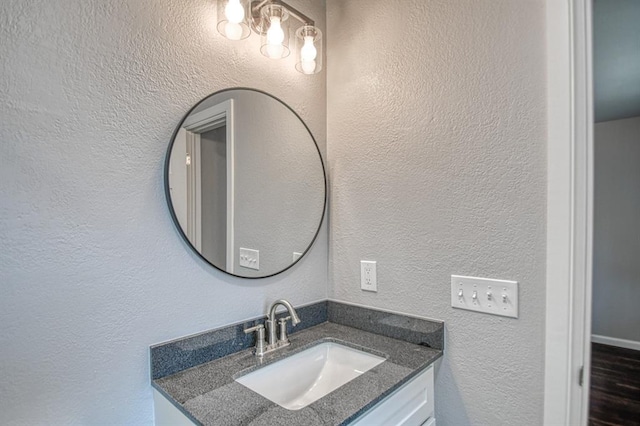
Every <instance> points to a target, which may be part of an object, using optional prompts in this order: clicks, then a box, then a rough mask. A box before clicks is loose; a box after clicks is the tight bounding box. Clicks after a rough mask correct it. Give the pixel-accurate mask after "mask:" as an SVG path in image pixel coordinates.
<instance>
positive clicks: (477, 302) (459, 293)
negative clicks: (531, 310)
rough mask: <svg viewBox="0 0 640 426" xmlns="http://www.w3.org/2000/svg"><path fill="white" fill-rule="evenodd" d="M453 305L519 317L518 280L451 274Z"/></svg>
mask: <svg viewBox="0 0 640 426" xmlns="http://www.w3.org/2000/svg"><path fill="white" fill-rule="evenodd" d="M451 306H453V307H454V308H458V309H467V310H469V311H476V312H484V313H487V314H493V315H500V316H504V317H512V318H518V282H517V281H506V280H492V279H489V278H476V277H462V276H460V275H451Z"/></svg>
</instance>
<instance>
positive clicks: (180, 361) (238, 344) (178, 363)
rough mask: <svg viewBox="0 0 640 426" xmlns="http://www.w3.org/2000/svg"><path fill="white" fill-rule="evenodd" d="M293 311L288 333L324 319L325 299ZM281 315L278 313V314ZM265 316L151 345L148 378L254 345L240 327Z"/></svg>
mask: <svg viewBox="0 0 640 426" xmlns="http://www.w3.org/2000/svg"><path fill="white" fill-rule="evenodd" d="M296 312H297V313H298V315H299V316H300V318H301V319H302V322H301V323H300V324H298V325H297V326H296V327H293V326H292V325H291V321H289V322H288V323H287V331H288V333H289V334H291V333H294V332H298V331H302V330H304V329H306V328H309V327H313V326H315V325H318V324H321V323H323V322H326V321H327V301H323V302H318V303H314V304H312V305H307V306H302V307H299V308H298V307H296ZM284 315H285V314H284V313H281V314H279V315H278V317H282V316H284ZM266 318H267V317H266V316H261V317H258V318H255V319H253V320H249V321H245V322H242V323H238V324H233V325H229V326H226V327H222V328H218V329H215V330H211V331H206V332H204V333H199V334H195V335H193V336H186V337H181V338H179V339H175V340H172V341H170V342H164V343H160V344H157V345H153V346H151V348H150V356H149V357H150V362H151V378H152V379H160V378H162V377H165V376H168V375H170V374H175V373H177V372H180V371H182V370H186V369H187V368H191V367H195V366H196V365H200V364H203V363H205V362H208V361H213V360H214V359H218V358H221V357H223V356H226V355H229V354H232V353H235V352H238V351H241V350H244V349H248V348H250V347H253V346H255V336H254V334H253V333H252V334H244V329H245V328H249V327H253V326H254V325H255V324H256V323H258V322H260V323H264V320H265V319H266Z"/></svg>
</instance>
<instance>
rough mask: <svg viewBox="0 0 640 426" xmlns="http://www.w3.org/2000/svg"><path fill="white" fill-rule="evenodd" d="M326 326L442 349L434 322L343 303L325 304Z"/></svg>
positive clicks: (441, 329)
mask: <svg viewBox="0 0 640 426" xmlns="http://www.w3.org/2000/svg"><path fill="white" fill-rule="evenodd" d="M327 317H328V320H329V321H330V322H333V323H336V324H342V325H348V326H349V327H353V328H357V329H360V330H364V331H369V332H371V333H376V334H382V335H383V336H387V337H392V338H394V339H398V340H404V341H407V342H410V343H415V344H416V345H423V346H428V347H430V348H434V349H443V348H444V326H443V324H442V323H441V322H438V321H429V320H425V319H422V318H415V317H409V316H406V315H399V314H394V313H390V312H384V311H379V310H376V309H369V308H364V307H361V306H355V305H348V304H346V303H340V302H334V301H329V302H328V314H327Z"/></svg>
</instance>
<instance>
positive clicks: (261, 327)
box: [244, 324, 264, 334]
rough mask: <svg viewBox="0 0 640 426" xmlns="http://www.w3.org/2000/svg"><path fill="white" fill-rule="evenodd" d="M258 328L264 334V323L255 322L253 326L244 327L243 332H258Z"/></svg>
mask: <svg viewBox="0 0 640 426" xmlns="http://www.w3.org/2000/svg"><path fill="white" fill-rule="evenodd" d="M260 330H263V332H262V334H264V324H256V325H254V326H253V327H250V328H245V329H244V334H249V333H253V332H254V331H257V332H258V334H260Z"/></svg>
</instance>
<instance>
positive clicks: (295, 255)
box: [293, 251, 302, 262]
mask: <svg viewBox="0 0 640 426" xmlns="http://www.w3.org/2000/svg"><path fill="white" fill-rule="evenodd" d="M300 256H302V253H298V252H297V251H294V252H293V261H294V262H295V261H296V260H298V259H300Z"/></svg>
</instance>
